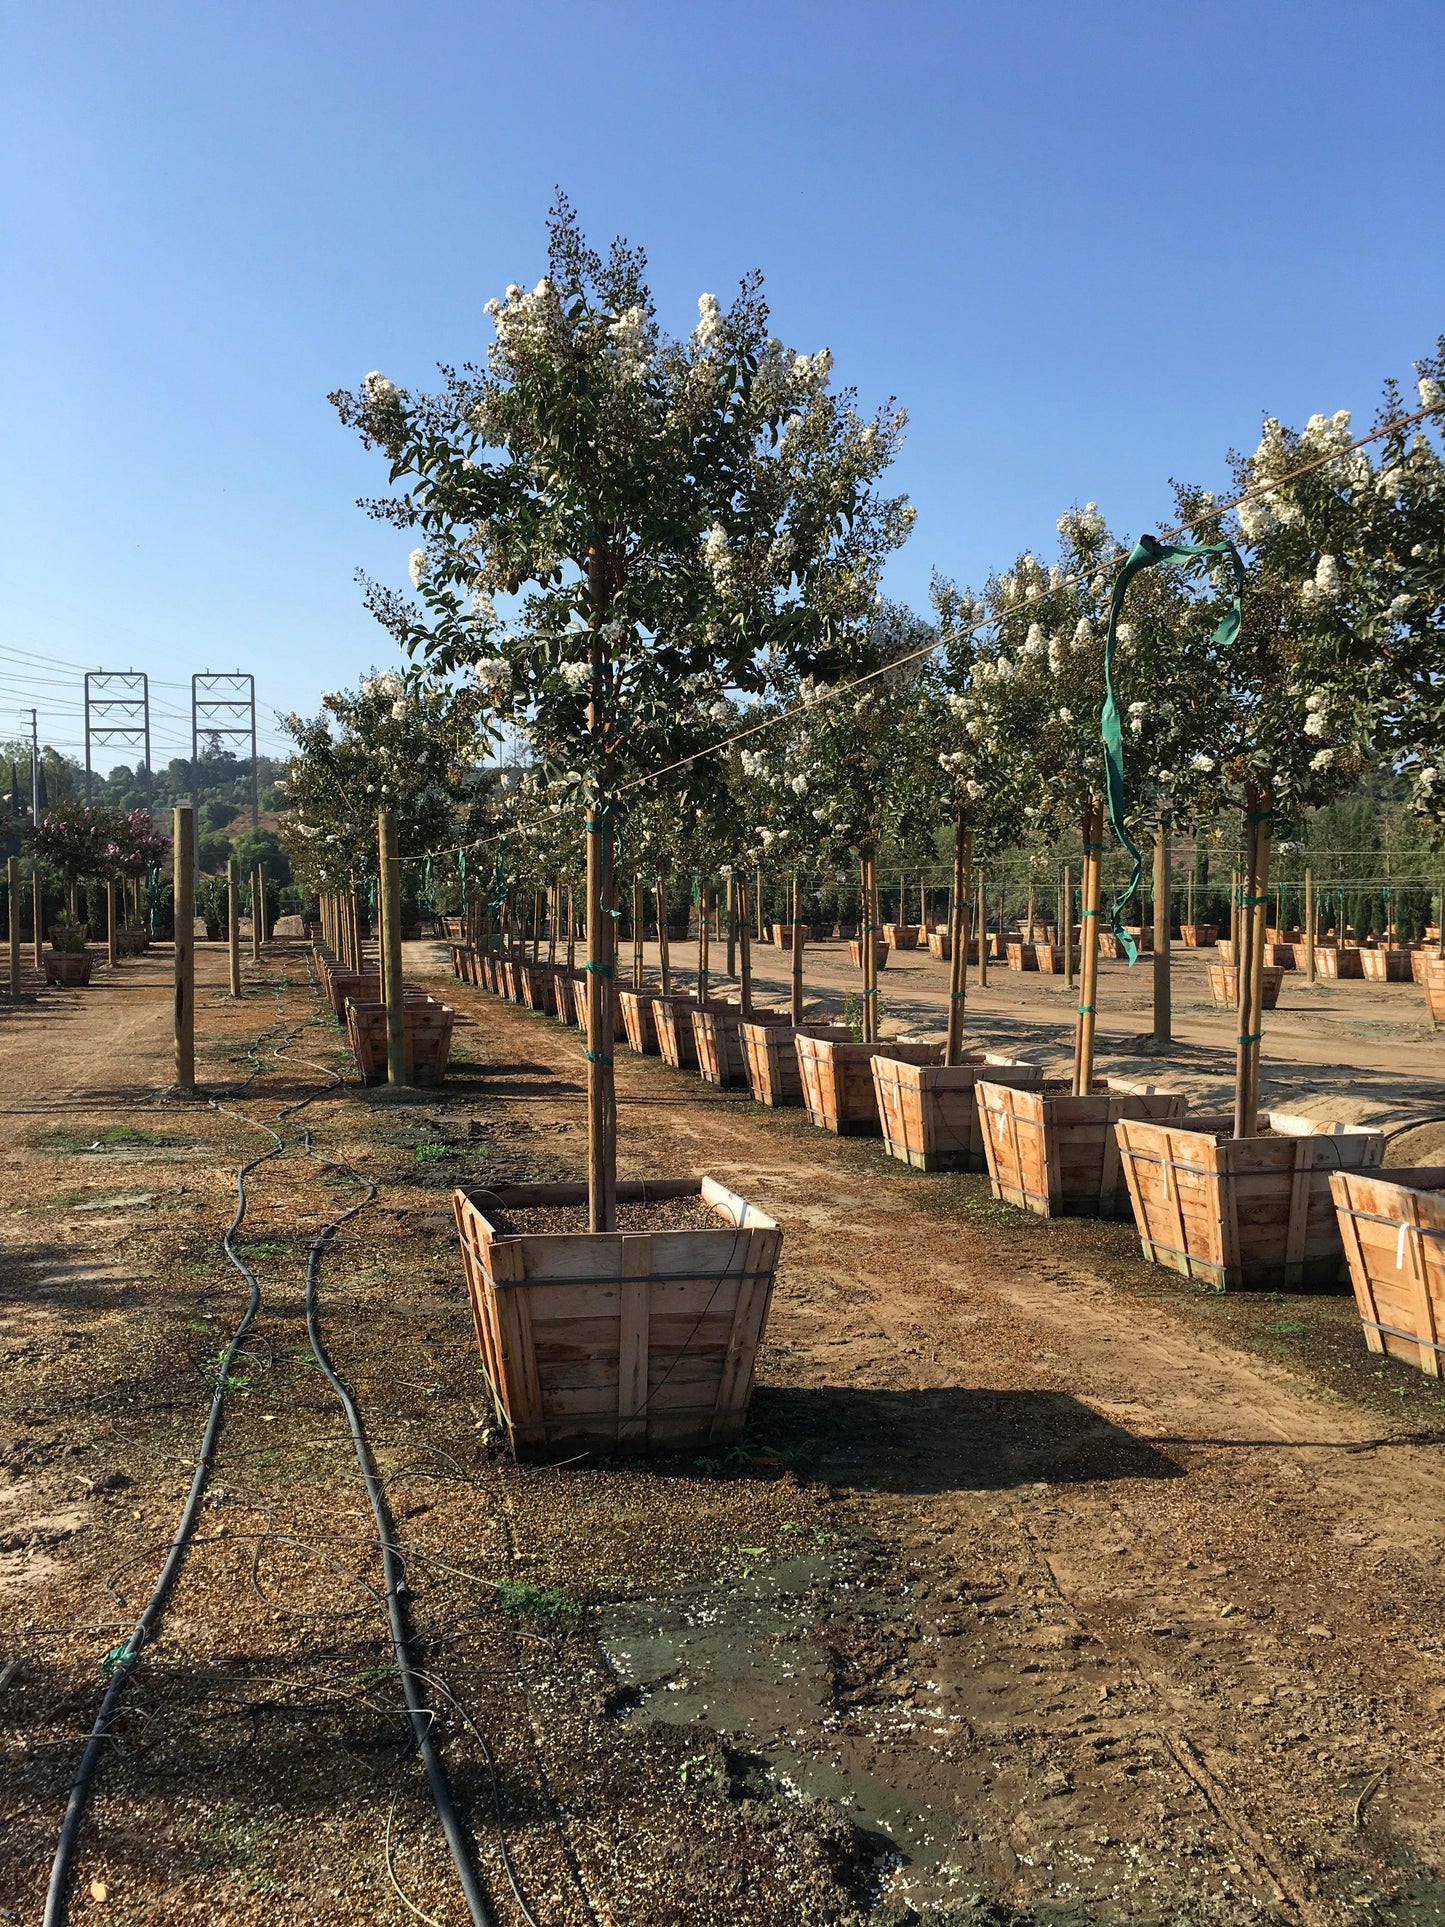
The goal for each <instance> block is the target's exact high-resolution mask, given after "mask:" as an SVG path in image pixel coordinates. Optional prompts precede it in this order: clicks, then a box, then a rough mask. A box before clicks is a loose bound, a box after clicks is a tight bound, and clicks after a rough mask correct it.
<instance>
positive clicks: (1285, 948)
mask: <svg viewBox="0 0 1445 1927" xmlns="http://www.w3.org/2000/svg"><path fill="white" fill-rule="evenodd" d="M1264 964H1265V968H1266V970H1293V969H1294V967H1295V946H1294V945H1293V944H1292V943H1282V942H1276V941H1271V942H1269V943H1267V944H1266V945H1265V946H1264Z"/></svg>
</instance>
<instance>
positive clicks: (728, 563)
mask: <svg viewBox="0 0 1445 1927" xmlns="http://www.w3.org/2000/svg"><path fill="white" fill-rule="evenodd" d="M702 559H703V561H704V562H705V563H706V565H707V572H708V574H709V575H710V576H711V577H712V579H713V583H714V585H715V586H716V587H717V588H719V589H725V588H726V587H727V586H728V583H729V581H730V580H731V578H732V569H733V558H732V551H731V549H730V548H729V547H728V537H727V530H726V529H725V528H724V527H723V526H722V524H721V522H714V523H713V525H712V527H711V528H710V529H709V530H708V532H707V534H706V535H705V536H704V537H703V544H702Z"/></svg>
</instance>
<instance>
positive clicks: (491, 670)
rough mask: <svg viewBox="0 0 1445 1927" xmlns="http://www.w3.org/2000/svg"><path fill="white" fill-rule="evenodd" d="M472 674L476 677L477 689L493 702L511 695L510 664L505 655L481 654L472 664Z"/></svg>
mask: <svg viewBox="0 0 1445 1927" xmlns="http://www.w3.org/2000/svg"><path fill="white" fill-rule="evenodd" d="M472 674H473V675H474V676H475V677H476V679H477V687H478V689H480V690H481V692H482V694H483V695H484V696H488V697H490V698H491V700H492V701H493V702H501V701H502V700H503V699H504V698H505V697H507V696H510V695H511V693H512V665H511V664H510V663H509V662H508V661H507V658H506V657H505V656H483V657H482V659H481V661H480V662H478V663H476V664H475V665H474V667H473V670H472Z"/></svg>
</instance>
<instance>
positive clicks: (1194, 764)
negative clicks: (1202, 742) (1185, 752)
mask: <svg viewBox="0 0 1445 1927" xmlns="http://www.w3.org/2000/svg"><path fill="white" fill-rule="evenodd" d="M1189 767H1190V768H1191V769H1197V770H1199V771H1200V772H1201V774H1203V775H1208V773H1209V771H1210V770H1212V769H1213V768H1214V758H1213V757H1212V756H1206V755H1205V754H1204V752H1203V750H1196V751H1195V752H1194V754H1193V756H1191V757H1190V759H1189Z"/></svg>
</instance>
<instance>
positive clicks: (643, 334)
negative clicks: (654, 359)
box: [607, 303, 647, 368]
mask: <svg viewBox="0 0 1445 1927" xmlns="http://www.w3.org/2000/svg"><path fill="white" fill-rule="evenodd" d="M607 334H608V338H609V339H610V340H611V342H612V344H613V346H614V347H615V348H616V350H617V353H618V357H619V359H620V360H621V361H623V362H624V363H625V364H626V365H627V366H628V367H629V368H636V367H637V366H639V365H640V364H641V363H643V362H645V361H646V359H647V316H646V315H645V314H644V313H643V311H642V308H641V306H640V305H639V304H637V303H634V304H633V306H632V307H630V308H624V309H623V311H622V313H621V314H620V315H618V317H617V319H616V320H615V321H614V322H613V323H612V324H611V325H610V326H609V328H608V330H607Z"/></svg>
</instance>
